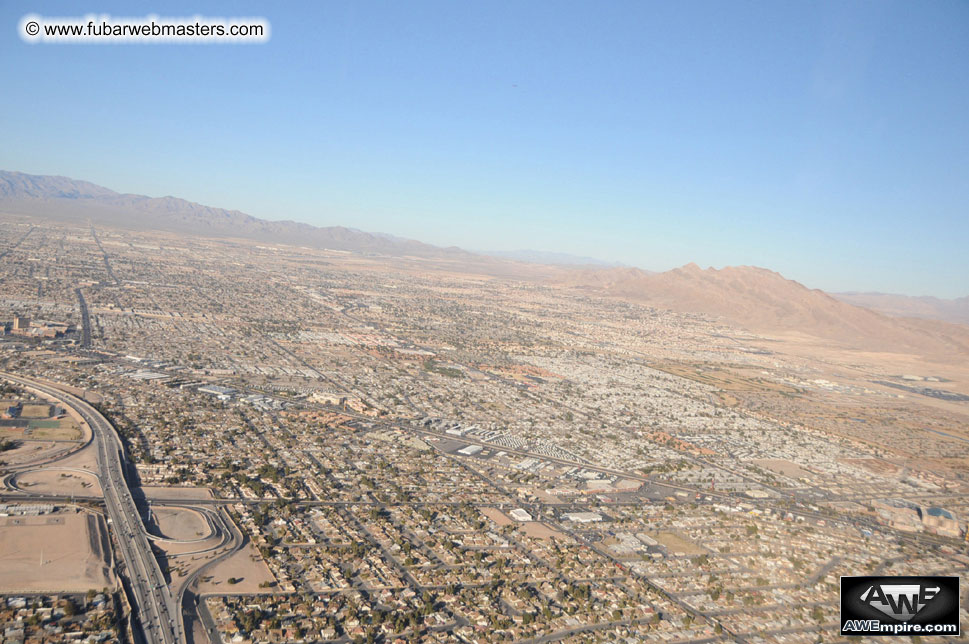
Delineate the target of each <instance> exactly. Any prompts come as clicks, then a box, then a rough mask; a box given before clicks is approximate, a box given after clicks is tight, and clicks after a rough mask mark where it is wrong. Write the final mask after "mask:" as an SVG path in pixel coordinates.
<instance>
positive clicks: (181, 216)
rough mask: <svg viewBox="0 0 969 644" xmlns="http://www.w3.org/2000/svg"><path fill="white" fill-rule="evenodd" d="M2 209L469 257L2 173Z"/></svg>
mask: <svg viewBox="0 0 969 644" xmlns="http://www.w3.org/2000/svg"><path fill="white" fill-rule="evenodd" d="M0 208H2V209H3V210H4V211H5V212H8V213H15V214H25V215H34V216H42V217H47V218H50V219H56V220H61V221H87V220H88V219H90V220H92V221H93V222H95V223H98V224H102V225H110V226H118V227H121V228H128V229H135V230H164V231H170V232H177V233H187V234H191V235H198V236H203V237H226V238H242V239H257V240H260V241H263V242H268V243H273V242H275V243H281V244H293V245H297V246H309V247H311V248H331V249H334V250H350V251H355V252H359V253H377V254H382V255H415V256H418V257H433V258H442V259H443V258H452V259H463V258H468V257H471V256H472V254H471V253H468V252H467V251H463V250H461V249H460V248H456V247H452V248H440V247H438V246H431V245H430V244H424V243H421V242H419V241H414V240H410V239H402V238H400V237H394V236H392V235H387V234H382V233H366V232H363V231H360V230H356V229H353V228H345V227H342V226H330V227H325V228H319V227H316V226H311V225H309V224H303V223H299V222H296V221H267V220H265V219H257V218H255V217H252V216H250V215H247V214H245V213H244V212H239V211H238V210H224V209H222V208H212V207H209V206H203V205H201V204H197V203H193V202H191V201H186V200H184V199H178V198H176V197H158V198H154V197H146V196H144V195H132V194H120V193H117V192H114V191H113V190H109V189H107V188H104V187H102V186H98V185H95V184H93V183H88V182H87V181H77V180H75V179H68V178H67V177H53V176H45V175H31V174H24V173H22V172H8V171H3V170H0Z"/></svg>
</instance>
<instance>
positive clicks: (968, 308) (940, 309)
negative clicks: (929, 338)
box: [832, 293, 969, 324]
mask: <svg viewBox="0 0 969 644" xmlns="http://www.w3.org/2000/svg"><path fill="white" fill-rule="evenodd" d="M832 295H834V296H835V297H836V298H838V299H839V300H841V301H842V302H847V303H848V304H854V305H855V306H863V307H865V308H866V309H871V310H873V311H878V312H879V313H884V314H885V315H891V316H893V317H910V318H925V319H927V320H942V321H943V322H954V323H956V324H969V296H966V297H958V298H955V299H952V300H944V299H941V298H938V297H929V296H920V297H913V296H911V295H893V294H890V293H832Z"/></svg>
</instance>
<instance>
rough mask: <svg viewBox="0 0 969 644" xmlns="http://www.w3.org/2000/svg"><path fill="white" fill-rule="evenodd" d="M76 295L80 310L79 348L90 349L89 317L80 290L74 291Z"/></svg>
mask: <svg viewBox="0 0 969 644" xmlns="http://www.w3.org/2000/svg"><path fill="white" fill-rule="evenodd" d="M74 292H75V293H76V294H77V304H78V306H79V307H80V308H81V348H83V349H90V348H91V316H90V315H89V314H88V311H87V302H86V301H85V300H84V293H82V292H81V289H80V288H76V289H74Z"/></svg>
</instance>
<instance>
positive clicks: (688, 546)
mask: <svg viewBox="0 0 969 644" xmlns="http://www.w3.org/2000/svg"><path fill="white" fill-rule="evenodd" d="M650 536H651V537H653V538H654V539H656V540H657V541H659V542H660V543H661V544H663V545H664V546H666V549H667V550H669V551H670V552H671V553H673V554H677V555H702V554H705V553H706V552H707V550H706V548H703V547H702V546H698V545H697V544H695V543H693V542H692V541H690V540H689V539H687V538H686V537H684V536H683V535H681V534H678V533H676V532H657V533H656V534H651V535H650Z"/></svg>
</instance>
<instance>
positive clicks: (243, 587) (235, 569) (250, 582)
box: [198, 543, 276, 594]
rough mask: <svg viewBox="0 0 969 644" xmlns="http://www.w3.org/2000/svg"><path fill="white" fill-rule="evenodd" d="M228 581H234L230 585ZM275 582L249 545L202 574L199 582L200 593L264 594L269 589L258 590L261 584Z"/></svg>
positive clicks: (263, 562) (259, 557) (258, 555)
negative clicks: (234, 581)
mask: <svg viewBox="0 0 969 644" xmlns="http://www.w3.org/2000/svg"><path fill="white" fill-rule="evenodd" d="M229 579H234V580H236V583H234V584H230V583H229ZM274 581H276V579H275V578H274V577H273V574H272V572H270V570H269V566H267V565H266V562H265V561H263V560H262V556H261V555H260V554H259V552H258V551H257V550H256V549H255V548H254V547H253V546H252V544H251V543H249V544H246V546H245V547H244V548H243V549H242V550H240V551H239V552H237V553H235V554H234V555H232V556H231V557H229V558H228V559H226V560H225V561H222V562H220V563H218V564H216V565H215V566H213V567H212V568H210V569H208V570H206V571H205V573H203V575H202V580H201V581H200V582H199V586H198V588H199V592H200V593H219V594H223V593H265V592H272V590H271V589H269V588H260V587H259V585H260V584H262V583H272V582H274Z"/></svg>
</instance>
